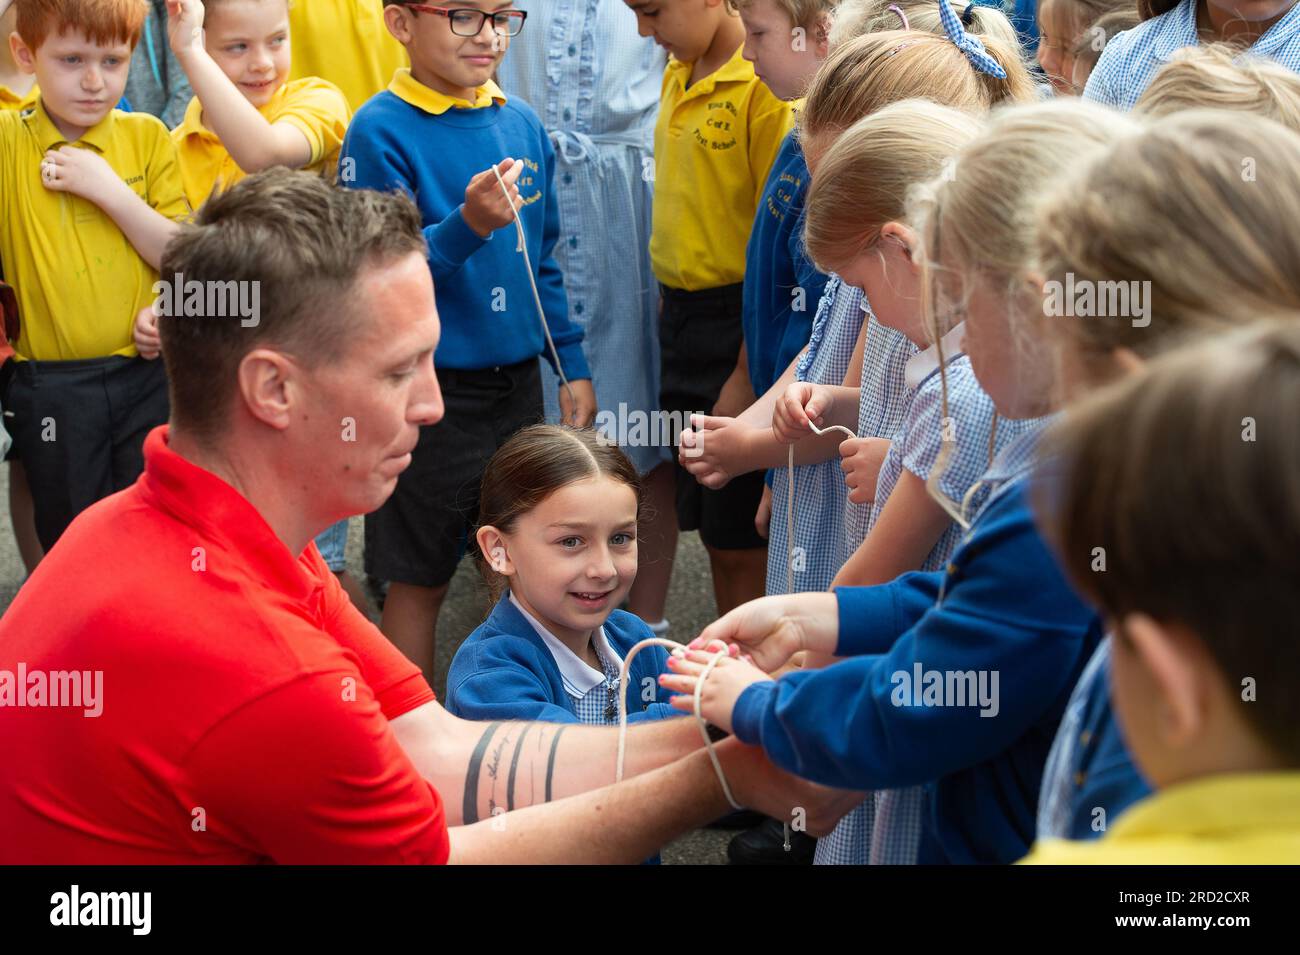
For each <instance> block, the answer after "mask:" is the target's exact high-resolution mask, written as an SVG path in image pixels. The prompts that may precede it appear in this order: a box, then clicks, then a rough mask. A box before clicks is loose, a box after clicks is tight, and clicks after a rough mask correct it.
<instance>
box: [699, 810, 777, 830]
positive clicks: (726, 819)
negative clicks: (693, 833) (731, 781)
mask: <svg viewBox="0 0 1300 955" xmlns="http://www.w3.org/2000/svg"><path fill="white" fill-rule="evenodd" d="M766 818H767V817H766V816H764V815H763V814H762V813H761V812H754V810H752V809H733V810H732V811H731V812H729V813H727V814H726V815H725V816H723V817H722V818H721V819H714V820H713V821H712V822H711V823H709V824H708V825H707V826H705V827H704V828H705V829H723V830H727V831H731V832H734V831H736V830H738V829H753V828H754V827H755V826H757V825H758V824H759V823H760V822H762V821H763V820H764V819H766Z"/></svg>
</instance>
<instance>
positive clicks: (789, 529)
mask: <svg viewBox="0 0 1300 955" xmlns="http://www.w3.org/2000/svg"><path fill="white" fill-rule="evenodd" d="M808 427H810V428H812V431H813V434H817V435H822V434H829V433H830V432H832V431H842V432H843V433H844V436H845V437H846V438H856V437H857V435H856V434H854V433H853V432H852V431H850V430H849V429H848V428H846V427H844V425H842V424H833V425H831V426H830V427H829V428H819V427H817V425H815V424H813V423H812V422H811V421H809V422H808ZM786 467H787V468H788V469H789V478H790V479H789V481H787V482H786V483H787V484H788V485H789V486H788V487H787V488H786V498H785V501H786V508H785V531H786V533H785V547H786V554H785V592H786V593H788V594H792V593H794V443H793V442H791V443H790V453H789V457H788V458H787V463H786Z"/></svg>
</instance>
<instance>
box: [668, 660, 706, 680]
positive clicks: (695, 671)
mask: <svg viewBox="0 0 1300 955" xmlns="http://www.w3.org/2000/svg"><path fill="white" fill-rule="evenodd" d="M668 669H670V670H672V671H673V673H674V674H681V675H684V676H690V677H692V678H694V677H697V676H699V675H700V674H701V673H703V672H704V665H703V664H701V663H698V662H695V661H693V660H689V659H683V658H682V657H669V658H668Z"/></svg>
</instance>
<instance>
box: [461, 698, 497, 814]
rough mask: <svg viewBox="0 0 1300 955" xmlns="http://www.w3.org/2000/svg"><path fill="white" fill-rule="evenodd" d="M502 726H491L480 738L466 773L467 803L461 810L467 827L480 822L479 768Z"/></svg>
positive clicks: (493, 724) (494, 724) (495, 724)
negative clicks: (489, 745) (493, 738)
mask: <svg viewBox="0 0 1300 955" xmlns="http://www.w3.org/2000/svg"><path fill="white" fill-rule="evenodd" d="M500 726H501V723H500V722H496V723H492V724H489V726H488V728H487V729H486V730H484V731H483V735H482V736H480V737H479V741H478V743H477V745H475V747H474V752H473V754H472V755H471V756H470V758H469V767H468V769H467V770H466V772H465V801H464V805H463V808H462V810H461V816H462V818H463V819H464V821H465V825H467V826H468V825H470V824H471V823H475V822H478V773H479V767H480V766H482V765H483V757H484V756H485V755H486V754H487V748H488V744H489V743H491V742H492V737H493V736H494V735H495V734H496V731H497V729H498V728H499V727H500Z"/></svg>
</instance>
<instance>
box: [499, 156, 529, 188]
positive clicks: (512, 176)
mask: <svg viewBox="0 0 1300 955" xmlns="http://www.w3.org/2000/svg"><path fill="white" fill-rule="evenodd" d="M502 162H509V163H510V165H509V166H508V167H506V168H505V169H501V178H502V179H504V180H505V181H506V185H507V186H513V185H514V184H515V183H516V182H517V181H518V179H519V176H520V174H521V173H523V171H524V164H523V163H522V162H520V161H519V160H517V159H515V160H502ZM497 168H498V169H500V167H497Z"/></svg>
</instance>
